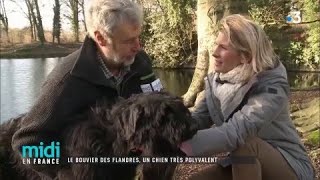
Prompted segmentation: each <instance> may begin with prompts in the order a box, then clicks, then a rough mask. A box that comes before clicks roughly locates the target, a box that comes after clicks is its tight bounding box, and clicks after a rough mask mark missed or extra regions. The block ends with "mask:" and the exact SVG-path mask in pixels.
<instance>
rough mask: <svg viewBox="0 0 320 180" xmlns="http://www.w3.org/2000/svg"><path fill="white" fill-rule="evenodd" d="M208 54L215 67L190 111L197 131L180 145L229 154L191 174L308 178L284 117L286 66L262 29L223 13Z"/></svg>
mask: <svg viewBox="0 0 320 180" xmlns="http://www.w3.org/2000/svg"><path fill="white" fill-rule="evenodd" d="M212 56H214V58H215V61H214V63H215V64H214V65H215V72H213V73H211V74H209V75H208V76H207V78H205V92H206V93H205V94H206V95H205V98H204V99H203V100H202V101H201V102H200V103H199V105H198V106H197V107H196V110H195V111H194V112H193V117H194V118H195V119H196V120H197V121H198V122H199V127H200V129H201V130H199V131H198V132H197V134H196V135H195V136H194V137H193V138H192V139H190V140H188V141H186V142H184V143H182V145H181V150H182V151H184V152H185V153H186V154H187V155H194V156H201V155H209V154H210V155H214V154H217V153H222V152H228V153H229V156H228V157H227V158H225V159H223V160H221V161H219V163H218V164H216V165H213V166H212V167H211V168H209V169H206V170H204V171H202V172H200V173H198V174H196V175H195V176H193V179H235V180H238V179H241V180H249V179H255V180H259V179H272V180H274V179H281V180H282V179H290V180H294V179H313V178H314V171H313V168H312V164H311V162H310V159H309V157H308V155H307V153H306V150H305V148H304V146H303V144H302V143H301V141H300V138H299V136H298V134H297V132H296V129H295V127H294V124H293V123H292V120H291V119H290V116H289V111H288V96H289V85H288V81H287V74H286V69H285V67H284V66H283V65H282V64H281V62H280V61H279V60H278V59H277V56H276V55H275V53H274V51H273V48H272V46H271V43H270V41H269V39H268V37H267V36H266V34H265V32H264V31H263V29H262V28H261V27H260V26H259V25H257V24H256V23H254V22H253V21H251V20H249V19H247V18H245V17H244V16H241V15H239V14H234V15H230V16H227V17H226V18H224V19H223V20H222V23H221V29H220V32H219V34H218V37H217V39H216V41H215V48H214V50H213V52H212ZM212 125H214V126H212Z"/></svg>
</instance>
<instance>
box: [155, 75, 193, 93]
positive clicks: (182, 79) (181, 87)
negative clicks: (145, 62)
mask: <svg viewBox="0 0 320 180" xmlns="http://www.w3.org/2000/svg"><path fill="white" fill-rule="evenodd" d="M154 71H155V74H156V75H157V76H158V77H159V78H160V80H161V82H162V84H163V86H164V87H165V88H166V89H167V90H168V91H169V92H171V93H172V94H174V95H177V96H181V95H183V94H184V93H185V92H187V90H188V87H189V85H190V82H191V80H192V76H193V72H194V70H192V69H184V70H164V69H155V70H154Z"/></svg>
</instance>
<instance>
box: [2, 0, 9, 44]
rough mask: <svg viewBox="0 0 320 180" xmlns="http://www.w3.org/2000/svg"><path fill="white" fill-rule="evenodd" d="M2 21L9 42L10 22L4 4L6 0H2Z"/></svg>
mask: <svg viewBox="0 0 320 180" xmlns="http://www.w3.org/2000/svg"><path fill="white" fill-rule="evenodd" d="M0 21H1V22H0V23H2V24H3V27H4V32H5V35H6V37H7V42H10V39H9V24H8V16H7V12H6V9H5V6H4V0H1V1H0Z"/></svg>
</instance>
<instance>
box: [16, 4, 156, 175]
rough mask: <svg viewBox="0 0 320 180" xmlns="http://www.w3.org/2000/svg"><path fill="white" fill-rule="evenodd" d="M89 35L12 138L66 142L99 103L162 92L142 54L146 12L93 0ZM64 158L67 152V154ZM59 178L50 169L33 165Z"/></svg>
mask: <svg viewBox="0 0 320 180" xmlns="http://www.w3.org/2000/svg"><path fill="white" fill-rule="evenodd" d="M86 13H87V14H86V24H87V27H88V36H87V37H86V38H85V40H84V43H83V45H82V47H81V48H80V49H79V50H77V51H75V52H74V53H72V54H70V55H68V56H67V57H65V58H63V59H62V60H61V61H60V62H61V63H60V64H59V65H57V67H56V68H55V69H54V70H53V71H52V72H51V74H50V75H49V76H48V78H47V81H46V82H45V83H44V85H43V87H42V89H41V93H40V95H39V97H38V99H37V101H36V103H35V104H34V105H33V107H32V108H31V110H30V112H28V113H27V114H26V116H25V117H24V120H23V122H22V125H21V129H20V130H18V131H17V132H16V133H15V134H14V136H13V140H12V147H13V149H14V150H15V151H17V152H19V153H20V154H21V150H22V146H26V145H29V146H30V145H39V143H40V142H43V144H44V145H48V144H49V143H50V142H52V141H56V142H57V141H58V142H61V143H62V145H63V136H62V133H61V132H63V131H65V130H66V129H67V128H66V127H68V126H69V125H72V124H75V123H77V122H78V121H79V119H82V118H81V114H82V115H83V113H84V112H86V111H87V110H88V109H89V108H90V106H92V105H94V104H95V103H96V102H97V100H101V99H104V100H105V101H110V102H112V101H114V99H115V98H117V97H119V96H121V97H124V98H127V97H129V96H131V95H132V94H136V93H141V92H148V91H159V90H160V89H161V88H162V85H161V83H160V81H159V79H156V77H155V75H154V73H153V71H152V67H151V62H150V59H149V57H148V56H147V54H146V53H145V52H143V51H141V50H140V42H139V36H140V33H141V26H142V21H143V20H142V18H143V15H142V10H141V8H140V7H139V6H138V5H137V4H135V3H134V2H131V1H130V0H92V1H91V4H90V6H89V7H88V10H87V12H86ZM61 154H62V153H61ZM31 166H32V167H33V168H34V169H36V170H37V171H39V172H43V173H45V174H47V175H49V176H52V177H53V176H55V174H54V171H53V172H52V173H51V172H48V171H47V170H45V172H44V169H48V168H42V166H38V165H37V166H33V165H31Z"/></svg>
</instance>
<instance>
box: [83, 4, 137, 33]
mask: <svg viewBox="0 0 320 180" xmlns="http://www.w3.org/2000/svg"><path fill="white" fill-rule="evenodd" d="M121 23H133V24H138V25H140V26H141V25H142V23H143V11H142V8H141V7H140V6H139V5H138V4H136V3H135V2H132V1H130V0H91V2H90V5H89V6H88V8H87V10H86V25H87V29H88V34H89V36H90V37H91V38H93V39H94V37H95V36H94V32H95V31H100V32H101V33H102V35H103V36H105V37H106V36H107V35H108V36H112V34H113V31H114V29H115V28H116V27H117V25H119V24H121Z"/></svg>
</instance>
